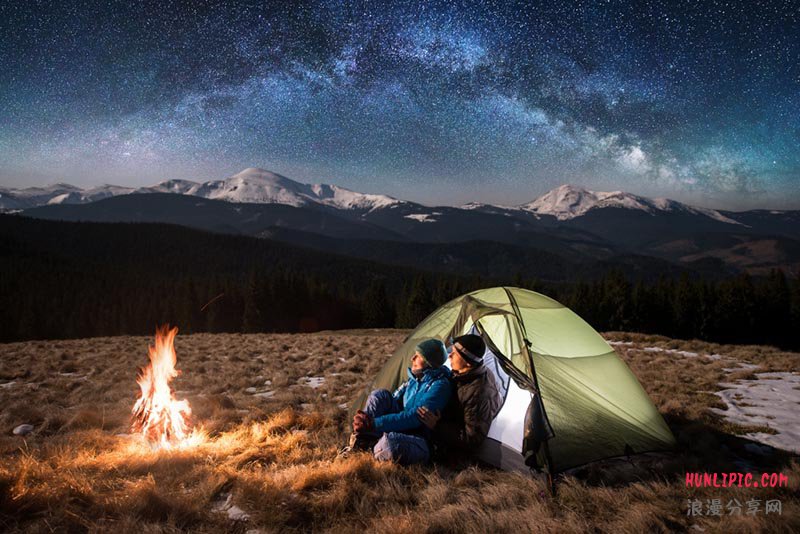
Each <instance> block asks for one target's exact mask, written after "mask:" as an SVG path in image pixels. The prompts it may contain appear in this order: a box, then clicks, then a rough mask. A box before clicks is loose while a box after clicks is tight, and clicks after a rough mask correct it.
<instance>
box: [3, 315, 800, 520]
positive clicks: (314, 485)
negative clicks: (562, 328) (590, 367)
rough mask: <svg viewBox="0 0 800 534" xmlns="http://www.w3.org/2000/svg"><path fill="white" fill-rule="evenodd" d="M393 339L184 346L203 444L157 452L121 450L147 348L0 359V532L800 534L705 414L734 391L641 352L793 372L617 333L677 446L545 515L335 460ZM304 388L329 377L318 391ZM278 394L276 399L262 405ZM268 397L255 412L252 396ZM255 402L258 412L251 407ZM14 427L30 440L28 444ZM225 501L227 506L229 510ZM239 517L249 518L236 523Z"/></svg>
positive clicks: (514, 486) (455, 481) (270, 339)
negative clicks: (773, 507)
mask: <svg viewBox="0 0 800 534" xmlns="http://www.w3.org/2000/svg"><path fill="white" fill-rule="evenodd" d="M404 335H405V332H401V331H353V332H336V333H324V332H323V333H319V334H309V335H208V334H198V335H192V336H185V337H182V336H180V335H179V336H178V338H177V340H176V349H177V352H178V366H179V368H180V369H182V371H183V374H182V375H181V376H180V377H178V379H176V381H175V387H176V389H177V390H178V391H179V393H178V397H179V398H184V397H185V398H188V399H189V401H190V402H191V405H192V408H193V411H194V420H195V423H196V424H197V425H199V426H202V427H203V428H204V429H205V431H206V432H207V434H208V438H207V439H206V440H205V441H204V442H203V443H202V444H200V445H198V446H196V447H194V448H191V449H187V450H179V451H160V452H153V451H151V450H150V449H149V448H148V447H147V446H146V445H144V444H142V443H141V442H140V441H139V440H138V439H136V438H134V437H131V436H128V435H126V433H127V432H128V425H129V419H128V418H129V414H130V409H131V406H132V404H133V402H134V400H135V396H136V394H137V392H138V387H137V385H136V383H135V379H136V373H137V370H138V367H139V366H141V365H144V364H145V363H146V359H147V345H148V343H150V341H151V340H150V339H149V338H144V337H116V338H98V339H86V340H72V341H34V342H28V343H14V344H7V345H0V384H2V383H7V382H14V385H12V386H5V387H0V402H2V406H3V411H2V414H0V428H2V437H0V455H2V456H1V458H2V461H0V528H2V529H3V530H5V531H15V530H24V531H33V532H38V531H41V532H51V531H86V530H91V531H110V530H114V531H117V532H129V531H131V532H132V531H136V532H165V531H166V532H171V531H186V530H190V531H197V532H219V531H240V532H245V531H247V530H252V529H256V530H258V531H261V532H273V531H276V532H277V531H309V530H315V531H325V530H329V531H336V532H340V531H344V532H356V531H359V532H363V531H365V530H367V531H380V532H411V531H414V532H419V531H427V532H495V531H545V532H587V531H591V532H596V531H600V532H636V533H637V534H638V533H641V532H650V531H656V532H659V531H662V532H665V531H676V530H677V531H681V530H689V529H690V528H691V527H692V526H698V527H701V528H703V529H705V530H707V531H712V532H737V531H738V532H753V531H759V530H773V531H785V532H792V531H795V532H796V531H798V530H800V499H798V497H797V492H798V489H799V488H798V484H799V483H800V467H799V466H798V464H797V461H796V460H793V459H791V458H789V457H788V456H784V455H775V456H773V457H772V458H771V459H769V461H768V462H767V461H766V460H765V459H763V458H760V457H752V456H750V455H748V454H747V452H746V451H745V450H744V447H743V445H744V444H745V443H746V442H745V440H743V439H741V438H739V437H737V436H736V435H735V434H737V433H739V434H740V433H741V432H742V431H744V430H747V429H742V428H732V427H731V426H730V425H728V424H726V423H724V422H723V421H722V420H721V419H720V418H719V417H717V416H715V415H713V414H711V413H710V412H709V411H708V408H709V407H710V406H718V405H719V401H718V398H717V397H716V396H715V395H713V391H716V390H718V389H720V388H719V387H718V386H717V383H718V382H720V381H724V380H728V379H730V377H729V376H728V375H727V374H726V371H724V370H723V369H724V368H725V367H726V366H727V364H725V363H724V362H722V361H711V360H707V359H703V358H680V357H675V356H674V354H670V353H661V352H647V351H643V350H641V349H642V348H644V347H652V346H660V347H664V348H670V349H673V350H686V351H694V352H702V353H715V354H723V355H725V356H726V357H730V358H736V359H739V360H742V361H748V362H750V363H753V364H757V365H759V366H760V367H761V370H776V371H777V370H789V369H797V368H800V365H798V363H799V362H800V360H799V358H800V356H798V355H797V354H792V353H782V352H779V351H776V350H773V349H770V348H767V347H733V346H719V345H712V344H707V343H703V342H695V341H689V342H678V341H674V340H670V339H667V338H661V337H654V336H639V335H633V334H622V333H612V334H609V337H610V338H612V339H615V340H618V341H631V342H632V343H633V344H631V345H618V346H617V349H618V352H620V354H621V355H622V357H623V358H624V359H625V360H626V361H627V362H628V364H629V365H630V366H631V368H632V369H633V371H634V373H636V374H637V376H638V377H639V378H640V380H641V381H642V384H643V385H644V387H645V389H646V390H647V391H648V393H649V394H650V396H651V398H653V400H654V402H655V403H656V406H657V407H658V408H659V410H660V411H661V413H662V414H664V416H665V418H666V419H667V422H668V423H669V424H670V426H671V427H672V428H673V431H674V432H675V434H676V437H677V438H678V441H679V450H678V452H677V454H675V455H673V456H671V457H669V458H667V459H666V460H664V459H660V460H659V461H658V463H648V462H644V461H642V462H637V465H636V466H630V464H625V465H624V466H621V465H618V464H616V463H608V464H597V465H594V466H590V467H589V468H587V469H584V470H582V471H581V472H579V473H575V474H573V475H569V476H565V477H564V478H563V479H562V480H561V481H560V483H559V491H558V493H557V495H556V496H555V497H552V496H550V495H549V494H548V492H547V491H546V486H545V484H544V483H543V482H542V481H541V480H540V479H539V478H535V477H530V476H526V475H522V474H517V473H506V472H500V471H496V470H493V469H489V468H470V469H467V470H465V471H462V472H452V471H449V470H446V469H444V468H442V467H437V466H432V467H431V466H425V467H413V468H408V469H406V468H400V467H397V466H394V465H386V464H379V463H376V462H374V461H373V460H372V459H371V458H370V457H369V456H368V455H366V454H360V455H355V456H352V457H350V458H347V459H337V458H336V450H337V448H338V447H339V446H341V445H342V444H343V440H344V434H345V427H346V423H347V421H346V420H345V419H346V418H345V410H343V409H341V408H340V407H339V405H340V404H343V403H348V402H349V401H350V400H351V399H352V397H353V396H354V394H355V393H356V392H357V391H358V390H359V389H360V388H361V387H363V386H364V385H365V384H366V383H367V382H368V380H369V377H371V376H373V375H374V374H375V373H376V372H377V371H378V369H379V368H380V367H381V365H382V364H383V362H384V361H385V360H386V358H387V357H388V353H389V352H390V351H391V350H393V348H394V347H395V346H396V345H398V344H399V342H400V341H401V340H402V338H403V336H404ZM305 377H325V381H324V383H322V385H320V386H319V387H317V388H312V387H310V385H309V384H308V382H307V381H306V380H304V378H305ZM266 392H272V393H266ZM264 393H266V395H264ZM259 394H262V395H261V396H259ZM21 423H30V424H33V425H35V427H36V429H35V431H34V433H33V434H31V435H29V436H27V438H26V439H22V438H20V437H17V436H13V435H12V434H11V429H12V428H14V427H15V426H16V425H18V424H21ZM735 461H748V462H751V463H754V464H756V465H757V466H758V470H761V471H772V470H778V471H783V472H786V473H788V474H789V477H790V478H789V479H790V484H791V487H789V488H782V489H762V488H759V489H746V488H742V489H739V488H725V489H713V488H710V489H703V490H696V489H691V490H689V489H686V488H685V487H684V479H685V472H686V471H687V470H690V471H695V470H698V471H719V472H722V471H738V470H741V469H740V468H738V467H736V465H735V464H734V462H735ZM227 496H230V502H229V504H228V505H223V503H224V502H225V501H226V498H227ZM688 498H700V499H703V500H704V501H705V499H710V498H720V499H723V500H724V502H727V500H729V499H733V498H736V499H738V500H740V501H741V502H742V503H744V501H746V500H748V499H750V498H758V499H761V500H762V503H763V501H764V500H765V499H773V498H777V499H781V501H782V503H783V513H782V515H780V516H778V515H770V516H765V515H764V514H763V511H762V513H761V514H759V515H758V516H755V517H748V516H732V517H727V516H726V517H722V518H718V517H702V518H689V517H687V516H686V503H687V499H688ZM230 505H234V506H236V507H238V508H240V509H241V510H243V511H244V512H245V513H246V514H247V516H248V517H247V519H246V520H234V519H232V518H231V517H230V516H229V514H228V513H226V509H227V508H228V507H229V506H230Z"/></svg>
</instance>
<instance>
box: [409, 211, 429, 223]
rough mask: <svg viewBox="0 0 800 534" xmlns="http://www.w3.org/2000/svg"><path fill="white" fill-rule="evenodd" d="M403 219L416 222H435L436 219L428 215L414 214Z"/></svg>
mask: <svg viewBox="0 0 800 534" xmlns="http://www.w3.org/2000/svg"><path fill="white" fill-rule="evenodd" d="M404 219H412V220H415V221H417V222H436V219H435V218H434V217H433V216H432V215H431V214H429V213H414V214H411V215H406V216H405V217H404Z"/></svg>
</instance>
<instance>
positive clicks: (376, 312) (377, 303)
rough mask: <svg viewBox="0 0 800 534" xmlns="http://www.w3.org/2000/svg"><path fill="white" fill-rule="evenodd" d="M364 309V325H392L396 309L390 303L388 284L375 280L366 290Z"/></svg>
mask: <svg viewBox="0 0 800 534" xmlns="http://www.w3.org/2000/svg"><path fill="white" fill-rule="evenodd" d="M361 310H362V322H363V326H365V327H367V328H386V327H388V326H391V325H392V321H393V318H394V309H393V308H392V306H391V305H390V304H389V297H388V296H387V295H386V286H385V285H384V283H383V282H381V281H378V280H373V281H372V282H371V283H370V285H369V286H368V287H367V290H366V291H365V292H364V298H363V303H362V306H361Z"/></svg>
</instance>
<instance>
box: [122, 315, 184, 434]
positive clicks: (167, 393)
mask: <svg viewBox="0 0 800 534" xmlns="http://www.w3.org/2000/svg"><path fill="white" fill-rule="evenodd" d="M177 333H178V328H177V327H175V328H172V329H170V328H169V325H164V326H162V327H160V328H157V329H156V343H155V346H150V347H148V352H149V356H150V365H148V366H147V367H144V368H142V371H141V374H140V375H139V378H138V379H137V380H136V381H137V383H138V384H139V387H140V388H141V396H140V397H139V399H138V400H137V401H136V404H134V406H133V410H132V412H133V418H132V419H133V424H132V431H133V432H134V433H141V434H142V436H143V437H144V438H145V439H146V440H147V441H148V442H149V443H150V444H151V445H152V446H153V447H154V448H164V449H171V448H176V447H181V446H183V445H185V444H186V443H188V440H189V438H190V428H191V420H190V417H191V414H192V409H191V408H190V407H189V402H188V401H186V400H176V399H175V397H174V395H173V393H172V388H170V385H169V383H170V382H171V381H172V379H173V378H175V377H176V376H178V374H179V373H180V371H178V370H177V369H175V364H176V362H177V355H176V354H175V347H174V344H173V342H174V341H175V335H176V334H177Z"/></svg>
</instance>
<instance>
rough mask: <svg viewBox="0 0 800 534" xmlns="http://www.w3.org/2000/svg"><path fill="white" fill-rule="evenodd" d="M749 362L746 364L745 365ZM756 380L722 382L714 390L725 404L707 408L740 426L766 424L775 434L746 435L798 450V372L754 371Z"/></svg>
mask: <svg viewBox="0 0 800 534" xmlns="http://www.w3.org/2000/svg"><path fill="white" fill-rule="evenodd" d="M746 365H749V364H746ZM756 377H757V379H756V380H738V381H737V382H736V383H735V384H730V383H723V384H720V386H722V387H724V388H726V389H724V390H722V391H717V392H716V395H717V396H719V397H720V398H721V399H722V400H723V401H724V402H725V404H726V406H727V407H728V409H727V410H721V409H719V408H712V409H711V411H712V412H714V413H716V414H718V415H721V416H723V417H724V418H725V419H726V420H727V421H730V422H732V423H737V424H740V425H746V426H747V425H761V426H768V427H770V428H772V429H773V430H775V431H777V432H778V433H777V434H765V433H763V432H751V433H748V434H746V437H747V438H750V439H752V440H754V441H758V442H759V443H764V444H766V445H769V446H772V447H775V448H778V449H783V450H786V451H792V452H795V453H800V418H798V417H797V413H798V411H800V375H798V374H797V373H790V372H774V373H758V374H757V375H756Z"/></svg>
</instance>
